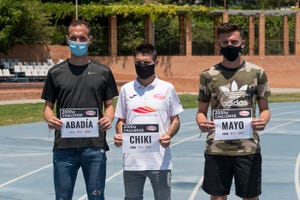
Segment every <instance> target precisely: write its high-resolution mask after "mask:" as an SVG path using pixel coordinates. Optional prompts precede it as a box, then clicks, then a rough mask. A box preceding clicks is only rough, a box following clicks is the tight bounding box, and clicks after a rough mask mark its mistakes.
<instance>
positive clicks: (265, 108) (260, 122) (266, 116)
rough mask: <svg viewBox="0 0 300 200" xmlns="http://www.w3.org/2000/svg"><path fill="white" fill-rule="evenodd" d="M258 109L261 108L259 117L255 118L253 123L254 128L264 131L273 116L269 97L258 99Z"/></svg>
mask: <svg viewBox="0 0 300 200" xmlns="http://www.w3.org/2000/svg"><path fill="white" fill-rule="evenodd" d="M258 109H259V117H258V118H256V119H253V120H252V122H251V124H252V128H253V130H256V131H263V130H264V129H265V127H266V125H267V123H268V122H269V121H270V118H271V113H270V109H269V104H268V99H267V98H263V99H260V100H259V101H258Z"/></svg>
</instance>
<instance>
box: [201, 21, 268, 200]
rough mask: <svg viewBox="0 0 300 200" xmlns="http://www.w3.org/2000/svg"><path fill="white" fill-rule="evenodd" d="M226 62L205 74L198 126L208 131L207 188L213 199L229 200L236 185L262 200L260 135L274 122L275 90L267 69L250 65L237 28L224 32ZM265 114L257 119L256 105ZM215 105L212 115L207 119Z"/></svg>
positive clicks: (252, 199)
mask: <svg viewBox="0 0 300 200" xmlns="http://www.w3.org/2000/svg"><path fill="white" fill-rule="evenodd" d="M217 33H218V39H219V46H220V51H221V53H222V55H223V60H222V62H221V63H218V64H216V65H215V66H213V67H211V68H209V69H207V70H204V71H203V72H202V73H201V75H200V88H199V95H198V102H199V107H198V112H197V115H196V121H197V124H198V126H199V129H200V130H201V132H207V133H208V134H207V141H206V150H205V168H204V181H203V186H202V188H203V189H204V191H205V192H207V193H208V194H210V195H211V200H226V199H227V195H228V194H229V192H230V188H231V184H232V180H233V178H234V180H235V187H236V195H237V196H239V197H241V198H242V199H244V200H258V196H259V195H260V194H261V153H260V144H259V136H258V133H257V131H262V130H264V128H265V127H266V125H267V123H268V121H269V120H270V110H269V106H268V96H269V95H270V88H269V86H268V80H267V76H266V73H265V71H264V69H263V68H261V67H259V66H257V65H255V64H252V63H249V62H247V61H244V60H243V59H242V58H241V52H242V49H243V47H244V43H245V42H244V40H243V38H242V30H241V28H240V27H239V26H237V25H235V24H232V23H223V24H221V25H220V26H219V27H218V29H217ZM257 105H258V109H259V115H258V116H257V117H256V106H257ZM209 106H210V107H211V112H210V113H211V116H210V117H207V114H208V109H209Z"/></svg>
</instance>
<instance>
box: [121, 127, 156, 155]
mask: <svg viewBox="0 0 300 200" xmlns="http://www.w3.org/2000/svg"><path fill="white" fill-rule="evenodd" d="M122 138H123V145H122V146H123V148H122V150H123V153H147V152H159V147H160V144H159V126H158V124H124V125H123V126H122Z"/></svg>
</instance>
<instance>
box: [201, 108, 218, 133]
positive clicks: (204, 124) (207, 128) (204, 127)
mask: <svg viewBox="0 0 300 200" xmlns="http://www.w3.org/2000/svg"><path fill="white" fill-rule="evenodd" d="M208 108H209V103H206V102H199V104H198V111H197V114H196V122H197V124H198V126H199V129H200V130H201V132H214V131H215V123H214V122H213V121H211V120H208V119H207V111H208Z"/></svg>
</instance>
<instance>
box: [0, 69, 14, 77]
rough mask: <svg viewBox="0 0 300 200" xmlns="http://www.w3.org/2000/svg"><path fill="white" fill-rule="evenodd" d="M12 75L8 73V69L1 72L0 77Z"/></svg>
mask: <svg viewBox="0 0 300 200" xmlns="http://www.w3.org/2000/svg"><path fill="white" fill-rule="evenodd" d="M13 76H14V75H13V74H11V73H10V71H9V69H3V70H2V77H13Z"/></svg>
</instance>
